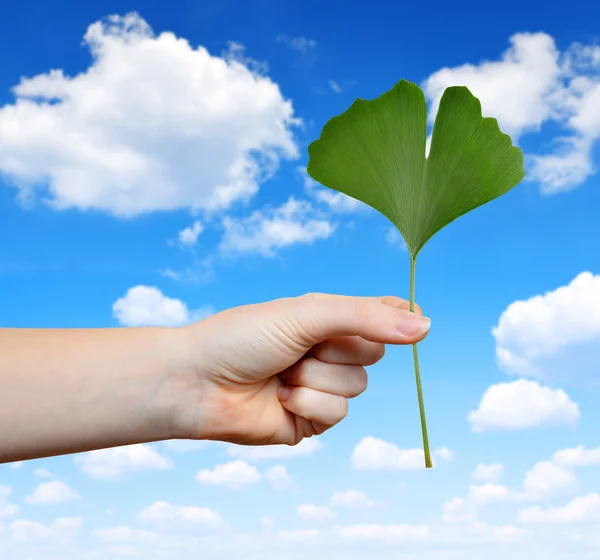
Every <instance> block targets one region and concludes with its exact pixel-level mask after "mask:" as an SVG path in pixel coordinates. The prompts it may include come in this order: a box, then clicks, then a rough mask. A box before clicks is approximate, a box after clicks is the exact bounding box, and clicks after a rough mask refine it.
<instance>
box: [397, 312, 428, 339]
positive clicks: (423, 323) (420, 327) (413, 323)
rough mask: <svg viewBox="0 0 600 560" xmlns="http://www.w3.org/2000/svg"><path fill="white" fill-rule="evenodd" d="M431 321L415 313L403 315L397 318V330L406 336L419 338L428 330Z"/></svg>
mask: <svg viewBox="0 0 600 560" xmlns="http://www.w3.org/2000/svg"><path fill="white" fill-rule="evenodd" d="M430 325H431V319H430V318H429V317H423V316H422V315H417V314H416V313H403V314H402V315H400V317H398V330H399V331H400V332H401V333H402V334H405V335H406V336H411V337H415V336H421V335H422V334H423V333H426V332H427V331H428V330H429V326H430Z"/></svg>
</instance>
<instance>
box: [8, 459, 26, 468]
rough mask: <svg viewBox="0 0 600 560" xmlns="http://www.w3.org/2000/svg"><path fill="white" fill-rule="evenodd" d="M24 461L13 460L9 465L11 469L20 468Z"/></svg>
mask: <svg viewBox="0 0 600 560" xmlns="http://www.w3.org/2000/svg"><path fill="white" fill-rule="evenodd" d="M24 463H25V462H24V461H14V462H12V463H9V465H10V468H11V469H20V468H21V467H22V466H23V464H24Z"/></svg>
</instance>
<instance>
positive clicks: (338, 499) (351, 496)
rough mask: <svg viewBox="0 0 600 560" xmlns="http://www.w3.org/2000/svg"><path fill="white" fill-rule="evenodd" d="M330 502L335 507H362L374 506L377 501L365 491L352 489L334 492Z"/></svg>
mask: <svg viewBox="0 0 600 560" xmlns="http://www.w3.org/2000/svg"><path fill="white" fill-rule="evenodd" d="M329 504H330V505H331V506H333V507H344V508H352V509H360V508H368V507H372V506H374V505H375V502H374V501H373V500H370V499H369V498H368V497H367V495H366V494H365V493H364V492H359V491H358V490H352V489H350V490H344V491H340V492H334V493H333V494H332V496H331V499H330V500H329Z"/></svg>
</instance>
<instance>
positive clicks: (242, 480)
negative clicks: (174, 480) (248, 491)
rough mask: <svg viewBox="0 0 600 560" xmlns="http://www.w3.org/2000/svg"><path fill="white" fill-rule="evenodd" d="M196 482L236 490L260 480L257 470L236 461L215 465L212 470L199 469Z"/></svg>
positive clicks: (243, 462) (240, 461)
mask: <svg viewBox="0 0 600 560" xmlns="http://www.w3.org/2000/svg"><path fill="white" fill-rule="evenodd" d="M196 480H197V481H198V482H200V483H202V484H209V485H213V486H226V487H227V488H231V489H233V490H238V489H240V488H243V487H244V486H248V485H250V484H254V483H256V482H258V481H259V480H260V474H259V472H258V470H257V468H256V467H255V466H253V465H250V464H248V463H246V462H245V461H242V460H241V459H240V460H237V461H231V462H230V463H224V464H221V465H215V467H214V469H212V470H211V469H201V470H199V471H198V473H197V474H196Z"/></svg>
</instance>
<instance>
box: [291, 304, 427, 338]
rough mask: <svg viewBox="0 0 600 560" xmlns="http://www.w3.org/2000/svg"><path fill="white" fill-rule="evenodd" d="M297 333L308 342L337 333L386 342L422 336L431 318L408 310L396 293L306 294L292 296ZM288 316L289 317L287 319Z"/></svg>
mask: <svg viewBox="0 0 600 560" xmlns="http://www.w3.org/2000/svg"><path fill="white" fill-rule="evenodd" d="M289 305H290V306H291V309H290V310H289V312H290V313H291V314H293V318H294V322H295V324H296V325H297V326H298V329H299V332H297V333H296V334H297V335H298V337H299V338H301V339H302V341H303V342H305V343H306V344H307V345H309V346H314V345H315V344H317V343H319V342H323V341H325V340H327V339H329V338H332V337H335V336H360V337H361V338H364V339H365V340H369V341H371V342H379V343H384V344H412V343H415V342H419V341H420V340H422V339H423V338H424V337H425V335H426V333H427V332H428V330H429V325H430V320H429V319H427V318H424V317H423V316H422V315H420V314H418V313H411V312H410V311H407V310H406V306H407V302H405V300H402V299H400V298H395V297H393V296H386V297H383V298H366V297H352V296H338V295H330V294H307V295H305V296H301V297H299V298H293V299H291V300H289ZM288 320H289V319H288Z"/></svg>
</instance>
